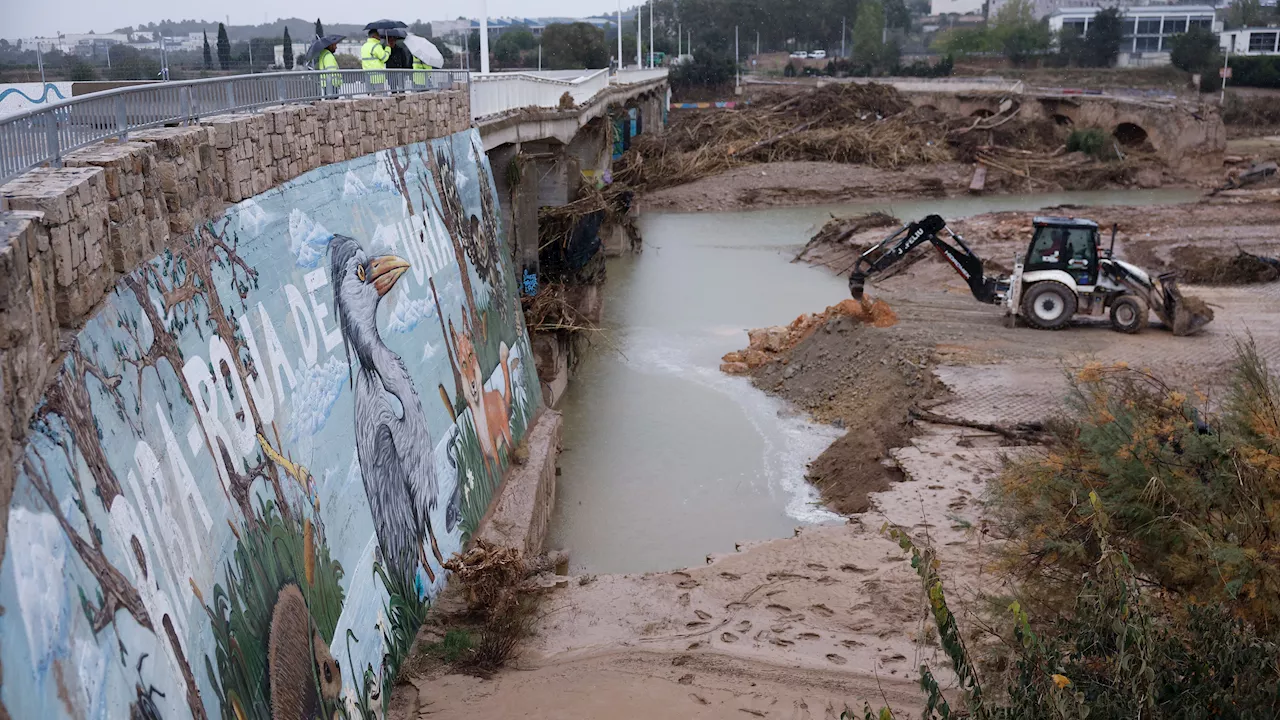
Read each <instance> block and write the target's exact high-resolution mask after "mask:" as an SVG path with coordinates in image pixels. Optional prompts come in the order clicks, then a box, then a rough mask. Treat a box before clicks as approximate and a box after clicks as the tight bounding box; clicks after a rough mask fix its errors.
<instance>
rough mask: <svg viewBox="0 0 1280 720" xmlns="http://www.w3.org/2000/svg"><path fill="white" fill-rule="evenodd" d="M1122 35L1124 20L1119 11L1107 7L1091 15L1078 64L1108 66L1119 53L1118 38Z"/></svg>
mask: <svg viewBox="0 0 1280 720" xmlns="http://www.w3.org/2000/svg"><path fill="white" fill-rule="evenodd" d="M1123 37H1124V22H1123V21H1122V20H1121V19H1120V11H1119V10H1117V9H1115V8H1107V9H1106V10H1103V11H1102V12H1100V13H1098V14H1097V15H1095V16H1094V17H1093V22H1092V23H1090V24H1089V32H1088V33H1086V34H1085V36H1084V43H1083V50H1084V54H1083V55H1082V56H1081V58H1080V61H1081V62H1080V64H1081V65H1084V66H1086V67H1110V66H1111V63H1113V62H1115V60H1116V56H1117V55H1119V54H1120V40H1121V39H1122V38H1123Z"/></svg>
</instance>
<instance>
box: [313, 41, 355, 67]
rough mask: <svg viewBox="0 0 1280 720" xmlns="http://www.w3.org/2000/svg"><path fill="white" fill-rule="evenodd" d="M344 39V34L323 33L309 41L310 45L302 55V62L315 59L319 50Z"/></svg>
mask: <svg viewBox="0 0 1280 720" xmlns="http://www.w3.org/2000/svg"><path fill="white" fill-rule="evenodd" d="M346 39H347V36H346V35H325V36H324V37H318V38H316V39H315V40H314V41H313V42H312V43H311V47H309V48H307V52H306V54H305V55H303V56H302V63H303V64H304V65H305V64H307V63H310V62H311V61H312V60H315V59H316V56H318V55H319V54H320V51H321V50H323V49H325V48H327V47H329V46H330V45H334V44H337V43H339V42H342V41H343V40H346Z"/></svg>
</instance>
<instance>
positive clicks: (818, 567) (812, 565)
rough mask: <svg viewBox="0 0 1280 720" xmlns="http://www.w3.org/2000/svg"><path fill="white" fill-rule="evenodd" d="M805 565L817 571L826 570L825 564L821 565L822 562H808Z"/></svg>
mask: <svg viewBox="0 0 1280 720" xmlns="http://www.w3.org/2000/svg"><path fill="white" fill-rule="evenodd" d="M805 567H807V568H809V569H810V570H817V571H818V572H826V571H827V566H826V565H823V564H822V563H809V564H808V565H805Z"/></svg>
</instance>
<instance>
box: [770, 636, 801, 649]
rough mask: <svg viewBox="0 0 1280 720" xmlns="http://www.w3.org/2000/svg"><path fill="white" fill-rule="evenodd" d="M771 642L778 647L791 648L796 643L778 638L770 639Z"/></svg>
mask: <svg viewBox="0 0 1280 720" xmlns="http://www.w3.org/2000/svg"><path fill="white" fill-rule="evenodd" d="M769 642H771V643H773V644H774V645H777V646H778V647H791V646H792V645H795V643H793V642H791V641H790V640H786V639H783V638H777V637H775V638H769Z"/></svg>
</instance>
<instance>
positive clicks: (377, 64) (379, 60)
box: [360, 28, 391, 90]
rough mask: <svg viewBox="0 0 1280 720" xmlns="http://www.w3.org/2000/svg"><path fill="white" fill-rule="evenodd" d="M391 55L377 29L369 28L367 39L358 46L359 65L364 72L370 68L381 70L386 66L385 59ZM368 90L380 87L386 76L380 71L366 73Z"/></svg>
mask: <svg viewBox="0 0 1280 720" xmlns="http://www.w3.org/2000/svg"><path fill="white" fill-rule="evenodd" d="M390 57H391V52H390V51H389V50H387V46H386V45H383V44H382V36H381V35H380V34H379V33H378V30H377V29H376V28H375V29H371V30H369V39H368V40H365V41H364V45H362V46H361V47H360V67H362V68H364V70H365V71H366V72H368V71H370V70H382V69H384V68H386V67H387V59H388V58H390ZM368 80H369V85H370V86H371V87H370V88H369V89H370V90H375V89H381V86H382V85H383V83H385V82H386V81H387V76H386V75H384V74H382V73H369V75H368Z"/></svg>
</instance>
